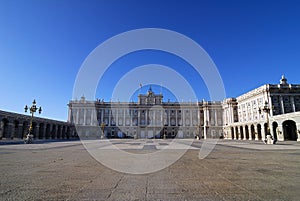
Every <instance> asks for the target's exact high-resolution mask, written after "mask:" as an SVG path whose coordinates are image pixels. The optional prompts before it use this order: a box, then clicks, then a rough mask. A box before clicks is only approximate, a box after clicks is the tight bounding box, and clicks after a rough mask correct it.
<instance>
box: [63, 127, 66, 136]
mask: <svg viewBox="0 0 300 201" xmlns="http://www.w3.org/2000/svg"><path fill="white" fill-rule="evenodd" d="M65 138H66V126H63V128H62V139H65Z"/></svg>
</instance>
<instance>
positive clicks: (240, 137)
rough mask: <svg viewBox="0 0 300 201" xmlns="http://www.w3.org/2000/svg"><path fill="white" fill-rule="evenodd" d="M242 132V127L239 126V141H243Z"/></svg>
mask: <svg viewBox="0 0 300 201" xmlns="http://www.w3.org/2000/svg"><path fill="white" fill-rule="evenodd" d="M241 133H242V131H241V127H240V126H238V136H239V140H242V135H241Z"/></svg>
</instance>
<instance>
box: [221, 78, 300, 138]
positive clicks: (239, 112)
mask: <svg viewBox="0 0 300 201" xmlns="http://www.w3.org/2000/svg"><path fill="white" fill-rule="evenodd" d="M222 108H223V131H224V132H223V135H224V138H225V139H235V140H264V139H265V138H266V135H267V134H268V133H270V134H271V135H272V136H273V138H274V139H275V140H277V141H286V140H294V141H300V84H289V83H288V82H287V79H286V78H285V77H284V76H282V78H281V80H280V83H279V84H265V85H263V86H261V87H258V88H256V89H254V90H252V91H249V92H248V93H245V94H243V95H241V96H239V97H237V98H228V99H226V100H224V101H223V103H222Z"/></svg>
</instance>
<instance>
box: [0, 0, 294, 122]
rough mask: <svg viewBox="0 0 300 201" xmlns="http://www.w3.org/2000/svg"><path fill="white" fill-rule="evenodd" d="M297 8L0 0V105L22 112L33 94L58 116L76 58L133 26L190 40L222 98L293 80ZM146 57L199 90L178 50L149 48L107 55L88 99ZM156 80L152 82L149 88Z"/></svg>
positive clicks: (200, 93)
mask: <svg viewBox="0 0 300 201" xmlns="http://www.w3.org/2000/svg"><path fill="white" fill-rule="evenodd" d="M299 10H300V3H299V1H296V0H295V1H269V0H266V1H250V0H249V1H247V0H243V1H240V0H239V1H231V0H228V1H224V0H221V1H214V0H209V1H202V0H199V1H196V0H195V1H187V0H185V1H173V0H169V1H168V0H166V1H159V0H158V1H156V0H153V1H141V0H137V1H131V0H129V1H123V0H120V1H115V0H107V1H101V0H97V1H91V0H86V1H82V0H42V1H41V0H35V1H32V0H26V1H23V0H20V1H15V0H1V1H0V76H1V78H0V85H1V95H0V109H1V110H7V111H13V112H18V113H24V109H23V108H24V105H25V104H28V105H29V104H31V102H32V100H33V99H34V98H35V99H36V100H37V105H38V106H42V107H43V113H42V115H41V116H42V117H47V118H54V119H59V120H66V119H67V104H68V102H69V100H70V99H72V92H73V86H74V82H75V79H76V75H77V73H78V71H79V69H80V67H81V65H82V63H83V62H84V60H85V58H86V57H87V56H88V55H89V54H90V52H91V51H92V50H93V49H94V48H96V47H97V46H98V45H100V44H101V43H102V42H104V41H105V40H107V39H109V38H111V37H113V36H115V35H117V34H120V33H123V32H125V31H129V30H132V29H140V28H163V29H169V30H172V31H176V32H179V33H181V34H184V35H186V36H187V37H189V38H191V39H192V40H194V41H196V42H197V43H198V44H199V45H201V46H202V47H203V48H204V49H205V51H206V52H207V53H208V54H209V55H210V57H211V58H212V60H213V61H214V62H215V64H216V66H217V68H218V70H219V72H220V75H221V77H222V79H223V82H224V85H225V89H226V96H227V97H236V96H238V95H241V94H243V93H245V92H247V91H249V90H251V89H254V88H256V87H258V86H260V85H263V84H266V83H278V82H279V79H280V77H281V75H282V74H285V75H286V77H287V79H288V82H290V83H300V12H299ZM149 63H158V64H162V65H166V66H171V67H172V68H174V69H175V70H176V71H178V72H179V73H180V74H182V75H183V76H184V77H186V78H187V80H188V81H189V82H190V84H191V85H192V86H193V88H195V89H196V90H197V91H196V94H197V98H198V99H200V100H201V99H203V98H204V99H206V100H208V99H209V96H208V94H207V91H205V87H204V88H203V81H202V80H201V78H199V77H196V76H195V77H193V76H194V75H193V71H191V70H189V71H186V70H185V68H184V66H185V65H186V64H185V63H184V62H183V61H182V60H181V59H180V58H177V57H175V56H174V55H170V54H166V53H163V52H159V51H141V52H135V53H133V54H129V55H128V56H125V57H123V58H121V59H119V60H118V61H116V62H115V63H114V64H113V65H112V66H111V68H110V69H109V70H108V71H107V74H106V76H105V77H103V79H102V80H101V81H100V83H102V85H101V84H99V88H98V90H97V97H96V98H100V99H102V98H104V99H105V100H109V99H110V93H111V90H112V89H113V87H112V86H114V85H115V83H116V82H117V81H118V80H119V79H120V78H121V77H122V75H124V74H125V73H126V72H127V71H130V70H131V68H133V67H136V66H139V65H145V64H149ZM118 66H124V68H120V67H118ZM136 85H137V90H138V88H139V83H136ZM103 86H105V87H103ZM159 88H160V87H159V86H158V87H157V86H154V90H155V92H160V91H158V90H160V89H159ZM147 89H148V87H147V88H146V87H143V88H142V91H146V90H147ZM165 91H166V93H167V89H165ZM168 98H171V99H172V98H173V97H172V96H171V95H170V97H168V96H165V99H164V100H165V101H166V100H167V99H168Z"/></svg>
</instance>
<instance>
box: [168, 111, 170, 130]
mask: <svg viewBox="0 0 300 201" xmlns="http://www.w3.org/2000/svg"><path fill="white" fill-rule="evenodd" d="M168 125H169V126H171V112H170V110H169V109H168Z"/></svg>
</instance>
